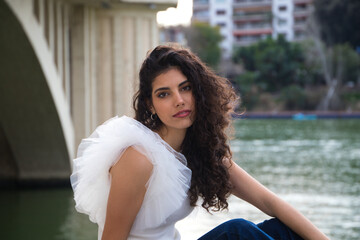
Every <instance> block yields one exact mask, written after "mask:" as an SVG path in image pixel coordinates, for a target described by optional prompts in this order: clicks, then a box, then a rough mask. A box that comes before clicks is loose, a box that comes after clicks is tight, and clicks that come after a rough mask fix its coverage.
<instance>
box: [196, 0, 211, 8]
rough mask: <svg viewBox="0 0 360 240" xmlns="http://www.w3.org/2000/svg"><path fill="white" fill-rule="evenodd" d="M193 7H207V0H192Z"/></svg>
mask: <svg viewBox="0 0 360 240" xmlns="http://www.w3.org/2000/svg"><path fill="white" fill-rule="evenodd" d="M193 8H194V9H205V8H206V9H208V8H209V0H194V4H193Z"/></svg>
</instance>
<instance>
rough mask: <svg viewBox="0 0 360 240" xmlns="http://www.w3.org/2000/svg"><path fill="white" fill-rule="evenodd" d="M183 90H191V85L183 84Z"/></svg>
mask: <svg viewBox="0 0 360 240" xmlns="http://www.w3.org/2000/svg"><path fill="white" fill-rule="evenodd" d="M182 90H183V91H189V90H191V86H190V85H189V86H185V87H183V89H182Z"/></svg>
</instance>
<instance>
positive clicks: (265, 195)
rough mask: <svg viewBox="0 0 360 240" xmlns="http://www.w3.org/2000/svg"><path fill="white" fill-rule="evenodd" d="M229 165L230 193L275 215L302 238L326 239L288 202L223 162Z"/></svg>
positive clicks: (246, 174)
mask: <svg viewBox="0 0 360 240" xmlns="http://www.w3.org/2000/svg"><path fill="white" fill-rule="evenodd" d="M225 164H226V165H227V166H228V167H229V174H230V181H231V184H232V185H233V191H232V193H233V194H234V195H235V196H237V197H239V198H241V199H243V200H245V201H247V202H249V203H250V204H252V205H254V206H255V207H257V208H259V209H260V210H261V211H263V212H264V213H266V214H268V215H270V216H272V217H276V218H278V219H279V220H281V221H282V222H283V223H285V224H286V225H287V226H288V227H289V228H291V229H292V230H293V231H294V232H296V233H297V234H299V235H300V236H301V237H302V238H304V239H314V240H315V239H316V240H320V239H328V238H327V237H326V236H325V235H324V234H323V233H322V232H320V230H319V229H318V228H316V227H315V226H314V225H313V224H312V223H311V222H310V221H309V220H308V219H307V218H305V217H304V216H303V215H302V214H301V213H300V212H299V211H297V210H296V209H295V208H293V207H292V206H291V205H290V204H288V203H287V202H285V201H283V200H282V199H280V198H279V197H277V196H276V195H275V194H274V193H272V192H271V191H270V190H268V189H267V188H266V187H264V186H263V185H262V184H260V183H259V182H258V181H256V180H255V179H254V178H253V177H251V176H250V175H249V174H248V173H247V172H246V171H245V170H243V169H242V168H240V167H239V166H238V165H237V164H236V163H234V162H233V161H231V164H230V161H229V162H225Z"/></svg>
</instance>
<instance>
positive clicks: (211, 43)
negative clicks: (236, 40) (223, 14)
mask: <svg viewBox="0 0 360 240" xmlns="http://www.w3.org/2000/svg"><path fill="white" fill-rule="evenodd" d="M185 36H186V40H187V42H188V46H189V47H190V49H191V50H192V51H193V52H194V53H196V54H197V55H198V56H199V57H200V59H201V60H202V61H204V62H205V63H207V64H208V65H209V66H211V67H213V68H215V69H216V68H217V66H218V64H219V62H220V59H221V49H220V46H219V44H220V42H221V40H222V36H221V34H220V29H219V28H218V27H212V26H210V25H209V24H207V23H201V22H195V23H193V24H192V25H191V26H190V27H189V28H187V29H186V31H185Z"/></svg>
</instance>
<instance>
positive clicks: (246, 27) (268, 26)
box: [234, 22, 272, 30]
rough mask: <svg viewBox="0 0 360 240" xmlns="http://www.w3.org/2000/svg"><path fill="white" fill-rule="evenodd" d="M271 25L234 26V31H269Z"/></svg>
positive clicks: (265, 23) (261, 23) (260, 23)
mask: <svg viewBox="0 0 360 240" xmlns="http://www.w3.org/2000/svg"><path fill="white" fill-rule="evenodd" d="M271 27H272V25H271V23H268V22H259V23H255V24H252V23H247V24H236V23H235V24H234V29H235V30H253V29H271Z"/></svg>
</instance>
